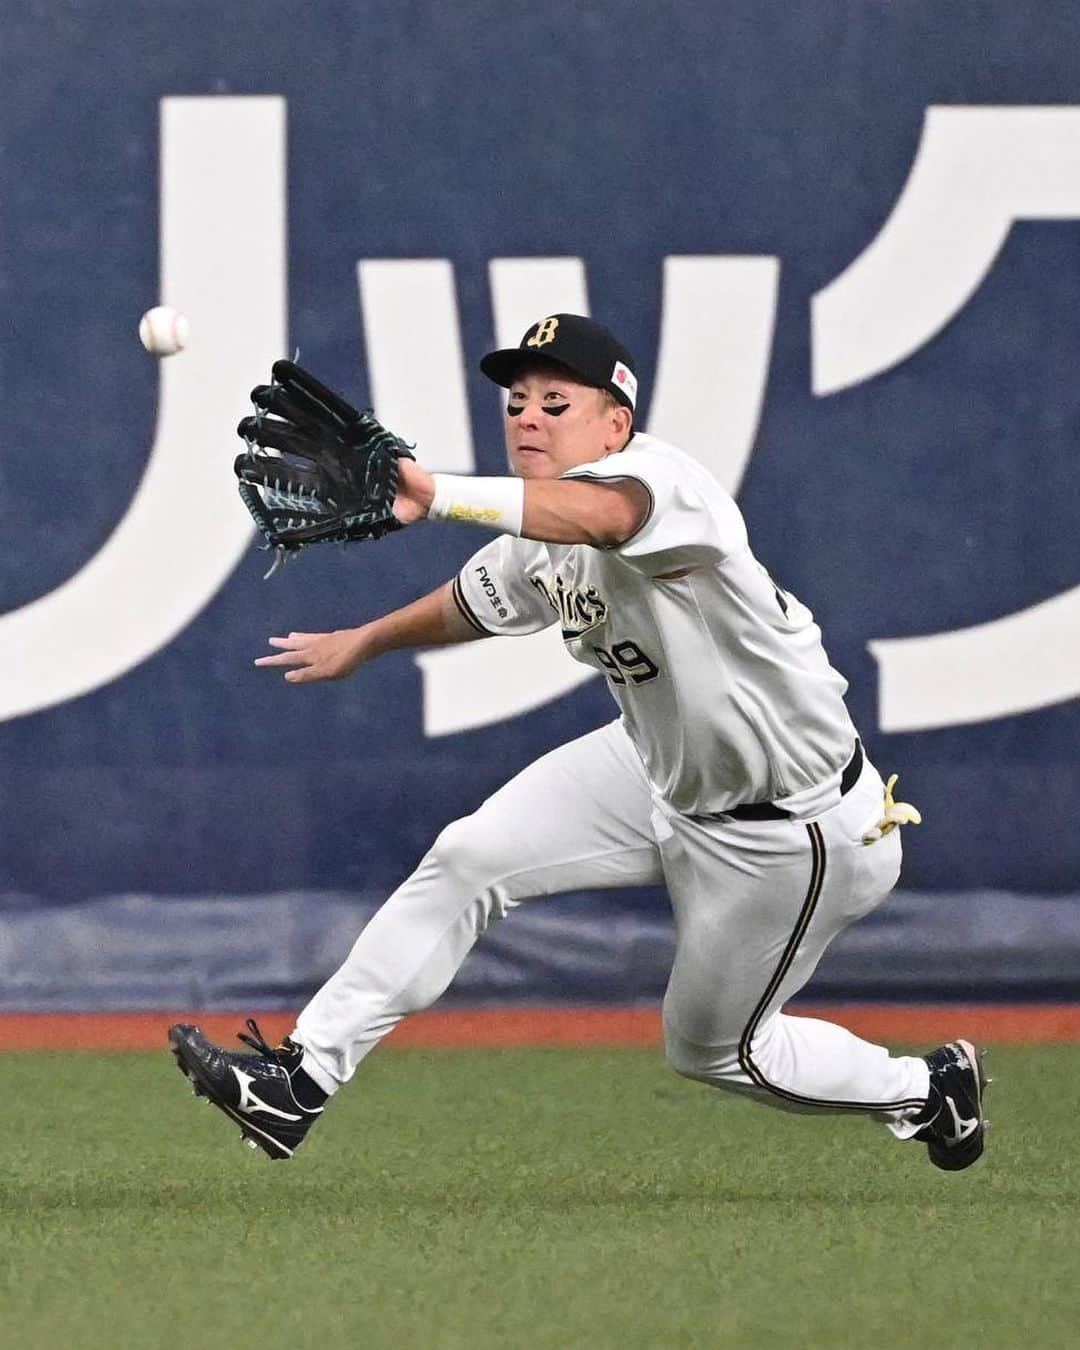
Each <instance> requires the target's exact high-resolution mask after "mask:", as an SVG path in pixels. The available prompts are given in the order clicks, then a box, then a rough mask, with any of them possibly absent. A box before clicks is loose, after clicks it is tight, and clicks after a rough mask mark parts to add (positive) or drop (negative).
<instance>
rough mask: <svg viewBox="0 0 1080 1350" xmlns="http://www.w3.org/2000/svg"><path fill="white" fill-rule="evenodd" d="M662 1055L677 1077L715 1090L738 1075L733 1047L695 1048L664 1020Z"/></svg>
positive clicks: (737, 1061) (737, 1055)
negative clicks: (689, 1079) (706, 1084)
mask: <svg viewBox="0 0 1080 1350" xmlns="http://www.w3.org/2000/svg"><path fill="white" fill-rule="evenodd" d="M664 1053H665V1055H666V1056H667V1062H668V1064H670V1065H671V1067H672V1068H673V1069H674V1070H675V1072H676V1073H677V1074H679V1075H680V1076H681V1077H683V1078H693V1079H694V1080H695V1081H696V1082H699V1083H711V1084H713V1086H714V1087H719V1086H723V1085H724V1083H725V1081H726V1080H727V1079H729V1078H735V1077H736V1076H738V1074H739V1050H738V1046H737V1045H698V1044H696V1043H695V1042H694V1041H689V1040H687V1039H686V1037H685V1036H681V1035H680V1034H679V1032H678V1031H677V1030H676V1029H675V1027H674V1026H673V1025H672V1023H671V1021H670V1020H669V1019H668V1018H667V1017H665V1019H664Z"/></svg>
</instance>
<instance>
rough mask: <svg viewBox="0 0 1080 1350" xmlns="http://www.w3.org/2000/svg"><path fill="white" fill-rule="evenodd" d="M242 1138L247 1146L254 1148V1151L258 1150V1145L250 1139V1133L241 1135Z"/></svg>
mask: <svg viewBox="0 0 1080 1350" xmlns="http://www.w3.org/2000/svg"><path fill="white" fill-rule="evenodd" d="M242 1138H243V1140H244V1143H245V1144H247V1146H248V1148H250V1149H255V1150H256V1151H257V1150H258V1147H259V1145H258V1144H257V1143H256V1141H255V1140H254V1139H252V1137H251V1135H250V1134H245V1135H243V1136H242Z"/></svg>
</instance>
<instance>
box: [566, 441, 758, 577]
mask: <svg viewBox="0 0 1080 1350" xmlns="http://www.w3.org/2000/svg"><path fill="white" fill-rule="evenodd" d="M641 439H642V440H645V441H650V442H651V440H652V438H648V437H642V438H641ZM563 477H564V478H578V479H584V480H586V481H589V480H593V481H596V482H611V481H615V480H618V479H620V478H624V479H625V478H633V479H636V480H637V481H638V482H639V483H641V484H642V485H643V486H644V488H645V489H646V491H647V492H648V494H649V513H648V515H647V516H646V517H645V520H644V521H643V522H642V524H641V526H640V528H639V529H638V530H637V531H636V533H634V534H632V535H631V536H630V538H629V539H627V540H625V541H624V542H623V543H622V544H619V545H617V546H616V547H615V548H613V549H612V550H611V552H613V553H615V554H617V555H618V556H619V557H620V558H623V559H624V560H625V561H626V562H628V563H629V564H630V565H631V566H632V567H635V568H637V569H638V570H640V571H642V572H645V573H647V574H648V575H650V576H655V575H657V574H659V573H662V572H665V571H674V570H676V569H677V568H680V567H689V566H700V565H702V564H707V563H718V562H722V561H723V560H724V559H725V558H726V557H728V556H730V555H731V554H732V553H736V552H738V551H739V550H740V549H743V548H745V547H746V544H747V538H746V525H745V522H744V521H743V518H742V513H741V512H740V510H739V508H738V506H736V504H735V502H734V501H733V500H732V498H731V497H730V496H729V494H728V493H727V492H725V491H724V489H723V488H722V487H721V486H720V484H719V483H718V482H717V481H716V480H715V479H714V478H713V477H712V475H711V474H709V473H708V472H707V471H706V470H705V469H704V468H703V467H702V466H701V465H700V464H698V463H697V461H696V460H692V459H691V458H690V456H689V455H686V454H684V453H683V452H682V451H681V450H676V449H675V448H674V447H669V446H664V445H663V444H662V443H658V442H652V443H651V444H648V445H645V446H642V447H641V448H638V447H636V446H634V445H631V446H630V447H628V448H627V449H626V450H622V451H620V452H619V453H618V454H614V455H609V456H608V457H607V458H606V459H602V460H598V461H595V462H593V463H590V464H580V465H578V466H577V467H576V468H573V469H570V470H569V471H568V472H567V473H565V474H563Z"/></svg>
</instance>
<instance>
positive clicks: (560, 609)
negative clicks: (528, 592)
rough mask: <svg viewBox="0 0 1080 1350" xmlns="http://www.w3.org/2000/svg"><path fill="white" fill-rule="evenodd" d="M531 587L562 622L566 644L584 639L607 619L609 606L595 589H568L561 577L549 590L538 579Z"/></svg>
mask: <svg viewBox="0 0 1080 1350" xmlns="http://www.w3.org/2000/svg"><path fill="white" fill-rule="evenodd" d="M532 584H533V585H534V586H535V587H536V589H537V590H538V591H539V592H540V594H541V595H542V596H543V597H544V599H545V600H546V601H547V602H548V604H549V605H550V606H551V608H552V609H553V610H555V612H556V613H557V614H558V616H559V618H560V619H561V620H562V636H563V641H564V642H570V641H572V640H573V639H574V638H579V637H581V636H582V634H583V633H587V632H588V631H589V629H590V628H596V627H597V626H598V625H599V624H602V623H603V622H604V620H605V619H606V618H607V616H608V607H607V603H606V602H605V600H604V599H603V597H602V596H601V595H600V592H599V591H598V590H597V589H596V587H595V586H580V587H577V586H568V585H567V584H566V582H565V581H564V580H563V578H562V577H561V576H559V575H558V574H556V576H555V580H554V581H553V582H552V584H551V586H550V587H549V586H547V585H546V584H545V583H544V582H543V581H541V580H540V578H539V577H533V578H532Z"/></svg>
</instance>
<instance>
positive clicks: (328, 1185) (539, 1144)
mask: <svg viewBox="0 0 1080 1350" xmlns="http://www.w3.org/2000/svg"><path fill="white" fill-rule="evenodd" d="M990 1071H991V1072H992V1073H993V1074H994V1076H995V1078H996V1080H997V1081H996V1082H995V1084H994V1087H993V1088H992V1089H991V1092H990V1097H989V1105H990V1115H991V1117H992V1118H993V1129H992V1131H991V1134H990V1137H989V1143H988V1147H987V1153H986V1156H985V1157H984V1158H983V1159H982V1161H981V1162H979V1163H978V1164H977V1165H976V1166H975V1167H974V1168H972V1169H971V1170H970V1171H969V1172H966V1173H960V1174H955V1175H949V1174H945V1173H941V1172H938V1171H936V1170H935V1169H934V1168H932V1167H930V1166H929V1164H928V1163H927V1161H926V1152H925V1149H924V1148H923V1147H922V1146H920V1145H900V1144H897V1143H895V1142H894V1141H893V1140H892V1139H891V1137H890V1136H888V1135H887V1134H886V1133H885V1131H883V1130H882V1129H880V1127H874V1126H871V1125H870V1124H868V1123H866V1122H865V1121H861V1120H852V1119H846V1118H845V1119H836V1118H830V1119H822V1118H807V1117H793V1116H787V1115H784V1114H781V1113H778V1112H772V1111H768V1110H765V1109H763V1108H761V1107H755V1106H754V1105H753V1104H751V1103H748V1102H743V1101H739V1100H735V1099H732V1098H729V1097H724V1096H721V1095H720V1094H718V1093H714V1092H710V1091H709V1090H708V1089H706V1088H704V1087H700V1086H698V1085H696V1084H690V1083H687V1082H684V1081H681V1080H679V1079H677V1078H676V1077H675V1076H674V1075H673V1074H671V1073H670V1071H669V1070H667V1069H666V1068H665V1066H664V1063H663V1060H662V1058H661V1056H660V1055H659V1054H658V1053H656V1052H652V1051H647V1052H646V1051H637V1050H611V1051H604V1050H588V1051H586V1050H581V1051H576V1050H574V1051H568V1050H563V1051H557V1050H548V1051H544V1050H531V1051H501V1052H500V1051H476V1052H451V1051H441V1052H421V1051H400V1052H396V1053H391V1052H383V1053H382V1054H379V1055H376V1056H375V1057H373V1058H372V1059H371V1060H370V1061H369V1062H368V1064H367V1065H366V1066H365V1068H364V1070H363V1071H362V1073H361V1075H360V1076H358V1078H357V1080H356V1082H355V1083H354V1084H353V1085H352V1086H351V1087H350V1089H349V1090H348V1091H347V1092H346V1093H344V1094H342V1095H341V1096H340V1097H339V1098H338V1099H337V1101H336V1102H335V1103H334V1105H333V1108H332V1110H331V1112H330V1113H328V1115H327V1118H326V1120H325V1122H324V1123H323V1124H322V1125H321V1126H320V1127H319V1129H318V1130H317V1131H316V1132H315V1133H314V1134H313V1136H312V1138H311V1140H310V1141H309V1143H308V1144H307V1145H306V1146H305V1148H304V1150H303V1151H302V1152H301V1153H300V1154H299V1155H298V1156H297V1158H296V1159H295V1160H294V1161H292V1162H288V1163H271V1162H269V1160H267V1159H266V1158H264V1157H263V1155H262V1154H261V1153H260V1154H255V1153H251V1152H249V1151H248V1150H247V1149H246V1148H244V1147H242V1146H241V1144H240V1142H239V1133H238V1131H237V1130H236V1129H235V1127H233V1126H232V1125H231V1124H230V1123H229V1122H228V1121H227V1120H226V1119H225V1118H224V1117H223V1116H222V1115H220V1113H218V1112H217V1111H214V1110H213V1109H211V1108H209V1107H206V1106H204V1105H203V1104H202V1103H201V1102H198V1101H196V1100H195V1099H194V1098H193V1097H191V1096H190V1095H189V1093H188V1089H187V1085H186V1084H185V1082H184V1081H183V1079H182V1078H181V1077H180V1075H179V1074H178V1073H177V1072H176V1070H175V1068H174V1067H173V1063H172V1060H171V1058H170V1057H169V1055H168V1054H167V1053H166V1052H165V1051H164V1050H163V1051H162V1053H161V1054H160V1055H120V1056H113V1057H107V1056H96V1055H77V1054H72V1055H60V1054H39V1055H29V1054H9V1055H6V1056H3V1057H0V1081H2V1083H3V1091H2V1094H0V1096H2V1102H0V1112H2V1116H0V1120H2V1137H3V1139H4V1142H5V1159H4V1165H3V1171H2V1179H0V1207H2V1212H0V1314H2V1315H0V1344H3V1345H4V1346H11V1347H12V1348H13V1350H14V1347H26V1348H28V1350H29V1348H34V1347H50V1350H52V1348H53V1347H77V1348H78V1350H84V1348H86V1350H90V1348H96V1347H109V1350H119V1348H122V1347H127V1346H139V1347H155V1348H156V1347H184V1350H192V1348H193V1347H204V1346H205V1347H216V1346H226V1345H228V1346H236V1347H253V1348H254V1347H258V1348H259V1350H277V1347H285V1346H288V1347H294V1348H297V1347H308V1346H324V1347H337V1346H360V1347H371V1348H375V1347H383V1346H387V1347H390V1346H393V1347H433V1348H435V1350H442V1348H443V1347H446V1348H447V1350H449V1348H450V1347H462V1348H463V1350H464V1347H469V1348H470V1350H478V1348H484V1347H489V1346H491V1347H494V1346H498V1347H503V1348H505V1347H511V1348H515V1347H534V1346H535V1347H577V1346H582V1347H612V1348H613V1350H614V1347H619V1348H620V1350H622V1348H624V1347H645V1346H647V1347H661V1348H663V1350H666V1348H667V1347H680V1346H724V1347H741V1346H775V1347H804V1346H811V1347H815V1346H822V1347H826V1346H827V1347H847V1346H853V1347H878V1346H881V1347H890V1350H891V1348H892V1347H896V1346H900V1345H904V1344H907V1345H915V1346H935V1347H951V1346H978V1347H981V1350H987V1348H988V1347H996V1346H1002V1347H1006V1346H1007V1347H1017V1346H1023V1347H1024V1348H1025V1350H1035V1347H1042V1346H1062V1347H1064V1346H1073V1345H1075V1344H1077V1342H1078V1340H1080V1329H1078V1328H1080V1293H1078V1280H1077V1270H1078V1264H1080V1224H1078V1221H1077V1215H1078V1207H1077V1201H1078V1197H1080V1148H1078V1147H1077V1142H1076V1120H1077V1115H1078V1098H1080V1049H1078V1048H1072V1047H1048V1048H1040V1049H1005V1048H1002V1049H998V1050H996V1051H995V1052H993V1054H992V1058H991V1062H990Z"/></svg>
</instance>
